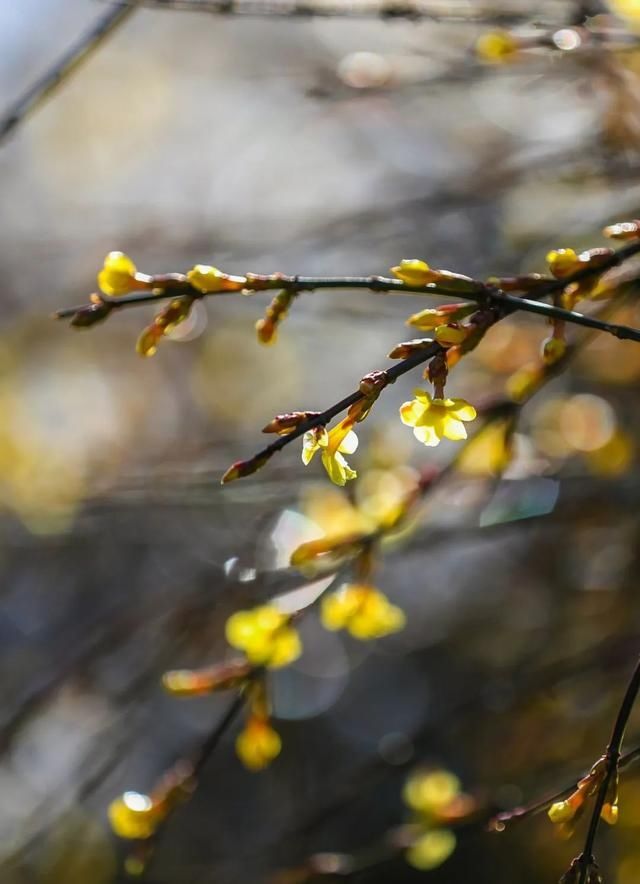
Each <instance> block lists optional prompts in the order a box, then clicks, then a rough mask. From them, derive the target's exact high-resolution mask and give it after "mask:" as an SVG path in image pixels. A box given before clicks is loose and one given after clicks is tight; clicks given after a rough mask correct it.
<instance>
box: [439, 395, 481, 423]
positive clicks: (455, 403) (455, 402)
mask: <svg viewBox="0 0 640 884" xmlns="http://www.w3.org/2000/svg"><path fill="white" fill-rule="evenodd" d="M446 402H447V410H448V412H449V414H451V415H453V417H457V418H458V420H460V421H472V420H474V419H475V418H476V416H477V411H476V410H475V408H474V407H473V405H470V404H469V403H468V402H467V401H466V399H447V400H446Z"/></svg>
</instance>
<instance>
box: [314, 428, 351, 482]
mask: <svg viewBox="0 0 640 884" xmlns="http://www.w3.org/2000/svg"><path fill="white" fill-rule="evenodd" d="M351 426H352V423H351V422H350V421H349V422H346V421H341V422H340V423H339V424H338V425H337V426H335V427H334V428H333V429H332V430H329V431H327V430H326V428H325V427H315V429H313V430H309V432H308V433H305V434H304V438H303V440H302V462H303V464H305V466H306V465H307V464H309V463H310V462H311V459H312V458H313V456H314V455H315V453H316V451H321V452H322V465H323V466H324V468H325V470H326V471H327V474H328V476H329V478H330V479H331V481H332V482H333V483H334V484H335V485H346V483H347V482H348V481H349V480H350V479H355V478H356V476H357V475H358V474H357V473H356V471H355V470H352V469H351V467H350V466H349V464H348V463H347V461H346V460H345V459H344V457H343V454H353V452H354V451H355V450H356V449H357V447H358V437H357V436H356V434H355V433H354V431H353V430H352V429H351Z"/></svg>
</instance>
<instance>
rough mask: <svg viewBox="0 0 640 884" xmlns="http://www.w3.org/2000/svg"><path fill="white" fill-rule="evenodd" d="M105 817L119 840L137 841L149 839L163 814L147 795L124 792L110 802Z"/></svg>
mask: <svg viewBox="0 0 640 884" xmlns="http://www.w3.org/2000/svg"><path fill="white" fill-rule="evenodd" d="M107 815H108V817H109V822H110V823H111V828H112V829H113V831H114V833H115V834H116V835H117V836H118V837H119V838H127V839H129V840H138V839H144V838H151V836H152V835H153V834H154V832H155V831H156V829H157V828H158V825H159V823H160V822H161V821H162V819H163V817H164V815H165V814H164V808H162V807H158V806H157V805H155V804H154V803H153V801H152V800H151V798H150V797H149V796H148V795H142V794H141V793H140V792H125V793H124V795H121V796H120V797H119V798H116V799H115V801H112V802H111V804H110V805H109V809H108V811H107Z"/></svg>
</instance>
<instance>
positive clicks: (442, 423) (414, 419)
mask: <svg viewBox="0 0 640 884" xmlns="http://www.w3.org/2000/svg"><path fill="white" fill-rule="evenodd" d="M414 394H415V397H416V398H415V399H412V400H411V401H410V402H405V403H404V404H403V405H401V406H400V419H401V420H402V423H403V424H406V425H407V426H409V427H413V435H414V436H415V437H416V439H418V441H419V442H423V443H424V444H425V445H429V446H434V445H438V444H439V443H440V441H441V440H442V439H444V438H447V439H452V440H454V441H457V440H459V439H466V438H467V430H466V428H465V425H464V423H463V421H472V420H474V418H475V417H476V410H475V408H474V407H473V405H469V403H468V402H466V401H465V400H464V399H432V398H431V396H430V395H429V393H427V392H426V391H425V390H419V389H418V390H414Z"/></svg>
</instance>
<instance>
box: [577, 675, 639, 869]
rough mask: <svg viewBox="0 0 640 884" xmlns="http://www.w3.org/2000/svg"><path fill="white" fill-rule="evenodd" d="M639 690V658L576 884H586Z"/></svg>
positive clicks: (611, 746) (614, 734) (612, 742)
mask: <svg viewBox="0 0 640 884" xmlns="http://www.w3.org/2000/svg"><path fill="white" fill-rule="evenodd" d="M639 690H640V658H638V661H637V663H636V666H635V669H634V670H633V674H632V675H631V678H630V680H629V683H628V685H627V690H626V691H625V694H624V697H623V700H622V703H621V704H620V709H619V710H618V715H617V716H616V720H615V723H614V725H613V731H612V733H611V739H610V741H609V745H608V746H607V751H606V754H605V763H606V771H605V775H604V777H603V780H602V783H601V784H600V788H599V789H598V794H597V796H596V800H595V804H594V807H593V811H592V813H591V819H590V821H589V828H588V830H587V837H586V840H585V844H584V850H583V851H582V854H581V855H580V857H579V860H578V861H579V863H580V878H579V881H578V884H586V881H587V873H588V870H589V864H590V863H592V862H594V857H593V845H594V842H595V839H596V834H597V832H598V825H599V823H600V813H601V811H602V808H603V806H604V803H605V800H606V798H607V792H608V790H609V784H610V783H611V779H612V777H613V776H614V775H617V773H618V765H619V762H620V749H621V747H622V741H623V739H624V732H625V730H626V727H627V722H628V721H629V716H630V715H631V710H632V709H633V704H634V703H635V701H636V697H637V696H638V691H639Z"/></svg>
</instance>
